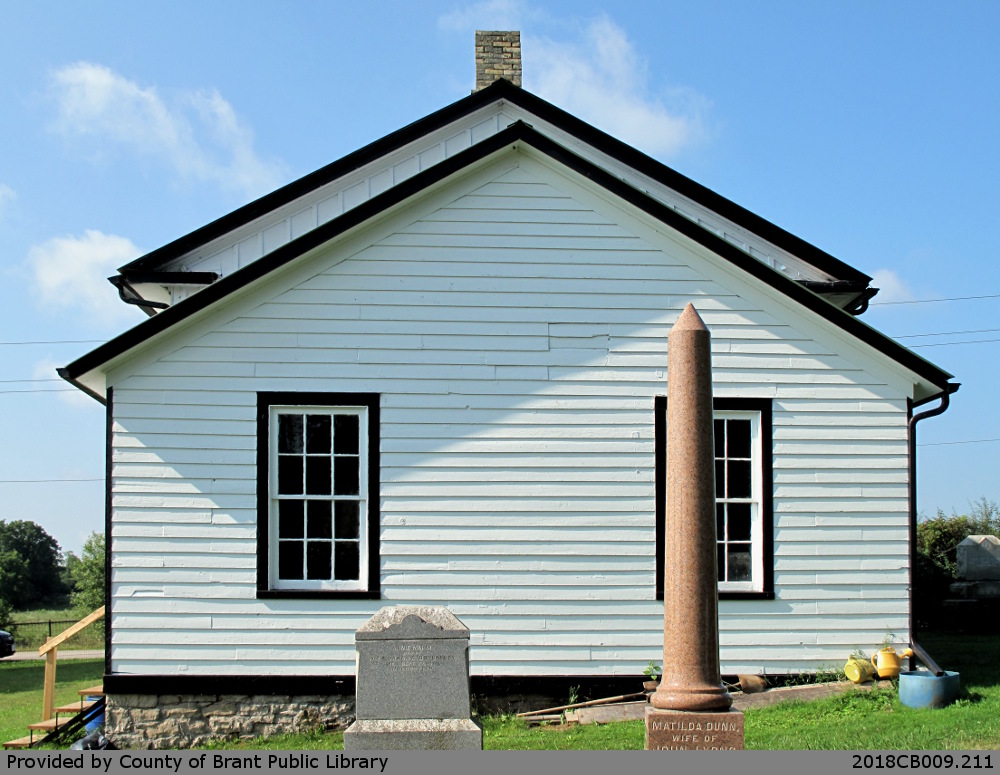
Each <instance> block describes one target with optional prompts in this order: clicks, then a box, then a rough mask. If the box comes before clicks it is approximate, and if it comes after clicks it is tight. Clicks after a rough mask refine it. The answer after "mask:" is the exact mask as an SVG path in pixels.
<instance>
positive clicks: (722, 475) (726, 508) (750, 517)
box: [713, 410, 764, 591]
mask: <svg viewBox="0 0 1000 775" xmlns="http://www.w3.org/2000/svg"><path fill="white" fill-rule="evenodd" d="M713 424H714V430H715V530H716V541H717V565H718V578H719V589H720V590H727V591H760V590H761V589H762V588H763V578H764V573H763V562H764V546H763V543H764V542H763V535H762V524H761V522H762V520H761V516H762V504H761V500H762V499H761V492H762V482H761V477H762V466H761V457H762V455H761V434H760V412H754V411H738V410H724V411H718V410H717V411H716V412H715V418H714V423H713Z"/></svg>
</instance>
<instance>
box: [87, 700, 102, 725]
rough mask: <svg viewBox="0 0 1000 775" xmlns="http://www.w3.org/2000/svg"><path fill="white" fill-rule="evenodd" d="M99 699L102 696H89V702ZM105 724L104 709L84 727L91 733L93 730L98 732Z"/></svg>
mask: <svg viewBox="0 0 1000 775" xmlns="http://www.w3.org/2000/svg"><path fill="white" fill-rule="evenodd" d="M99 699H100V697H87V702H93V701H94V700H99ZM103 726H104V711H103V710H102V711H101V712H100V713H99V714H97V715H96V716H94V717H92V718H91V719H90V721H88V722H87V723H86V724H85V725H84V729H86V730H87V734H90V733H91V732H96V731H97V730H98V729H100V728H101V727H103Z"/></svg>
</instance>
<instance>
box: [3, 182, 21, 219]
mask: <svg viewBox="0 0 1000 775" xmlns="http://www.w3.org/2000/svg"><path fill="white" fill-rule="evenodd" d="M15 199H17V194H16V193H14V189H12V188H11V187H10V186H8V185H7V184H6V183H0V218H3V217H4V215H6V213H7V208H8V207H9V206H10V204H11V202H13V201H14V200H15Z"/></svg>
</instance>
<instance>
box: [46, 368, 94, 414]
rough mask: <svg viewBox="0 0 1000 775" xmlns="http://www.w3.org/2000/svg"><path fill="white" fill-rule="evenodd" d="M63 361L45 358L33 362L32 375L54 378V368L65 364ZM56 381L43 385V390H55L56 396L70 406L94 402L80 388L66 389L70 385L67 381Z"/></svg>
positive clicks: (55, 376) (56, 376) (55, 375)
mask: <svg viewBox="0 0 1000 775" xmlns="http://www.w3.org/2000/svg"><path fill="white" fill-rule="evenodd" d="M65 365H66V364H65V363H57V362H56V361H54V360H52V359H50V358H46V359H44V360H41V361H38V362H37V363H35V367H34V370H33V372H32V377H33V378H34V379H56V378H58V375H57V374H56V369H58V368H59V367H61V366H65ZM57 384H58V383H55V382H53V383H51V385H52V387H48V386H46V387H44V388H42V389H43V390H51V391H53V392H55V394H56V398H57V399H59V400H60V401H62V402H63V403H66V404H69V405H70V406H86V407H89V406H92V405H93V404H94V399H93V398H91V397H90V396H88V395H87V394H86V393H84V392H83V391H82V390H77V389H76V388H73V389H72V390H67V388H69V387H70V384H69V383H68V382H63V383H62V384H61V385H58V387H57Z"/></svg>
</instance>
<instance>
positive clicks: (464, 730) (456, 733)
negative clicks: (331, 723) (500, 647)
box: [344, 606, 482, 750]
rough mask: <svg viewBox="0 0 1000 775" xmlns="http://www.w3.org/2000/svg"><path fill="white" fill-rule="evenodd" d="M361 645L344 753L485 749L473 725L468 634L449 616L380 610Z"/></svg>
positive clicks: (423, 609)
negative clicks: (348, 750)
mask: <svg viewBox="0 0 1000 775" xmlns="http://www.w3.org/2000/svg"><path fill="white" fill-rule="evenodd" d="M355 645H356V647H357V652H358V658H357V665H358V673H357V699H356V702H355V710H356V717H357V720H356V721H355V723H354V724H352V725H351V727H350V728H348V730H347V731H346V732H345V733H344V747H345V748H354V749H357V750H381V749H388V750H392V749H396V748H400V749H413V748H431V749H447V748H470V747H471V748H475V749H481V748H482V730H481V729H480V727H479V726H478V725H477V724H475V723H474V722H473V721H472V720H471V718H470V715H471V702H470V699H469V630H468V628H467V627H466V626H465V625H464V624H462V623H461V622H460V621H459V620H458V619H457V618H455V616H454V614H452V613H451V612H450V611H449V610H448V609H446V608H441V607H427V606H390V607H386V608H382V609H381V610H380V611H379V612H378V613H376V614H375V616H373V617H372V618H371V619H369V620H368V621H367V622H366V623H365V624H364V625H362V627H361V628H360V629H359V630H358V631H357V633H356V634H355ZM369 722H371V723H369ZM470 735H471V736H472V737H474V738H475V739H476V741H477V744H475V745H470V743H469V741H470V739H472V738H471V737H470ZM394 736H398V737H399V739H398V740H396V739H395V737H394Z"/></svg>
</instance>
